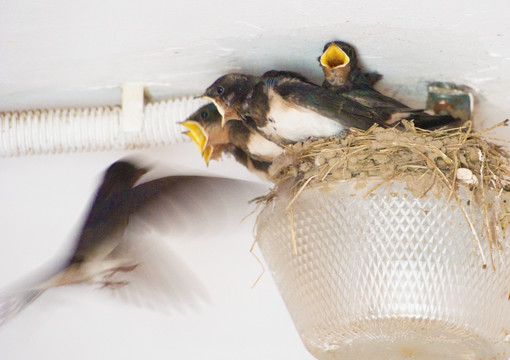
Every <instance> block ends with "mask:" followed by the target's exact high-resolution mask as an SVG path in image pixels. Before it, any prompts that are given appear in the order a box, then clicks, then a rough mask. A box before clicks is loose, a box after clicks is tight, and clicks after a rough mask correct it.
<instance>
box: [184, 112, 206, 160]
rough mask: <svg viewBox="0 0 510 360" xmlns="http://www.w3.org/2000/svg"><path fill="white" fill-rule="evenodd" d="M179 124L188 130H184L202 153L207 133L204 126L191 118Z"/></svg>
mask: <svg viewBox="0 0 510 360" xmlns="http://www.w3.org/2000/svg"><path fill="white" fill-rule="evenodd" d="M181 125H182V126H184V127H186V128H187V129H188V130H189V131H186V132H185V134H186V135H188V136H189V137H190V138H191V140H193V142H194V143H195V145H196V146H197V147H198V148H199V149H200V153H203V152H204V151H205V148H206V145H207V133H206V132H205V130H204V128H203V127H202V126H201V125H200V124H199V123H198V122H196V121H193V120H186V121H183V122H182V123H181Z"/></svg>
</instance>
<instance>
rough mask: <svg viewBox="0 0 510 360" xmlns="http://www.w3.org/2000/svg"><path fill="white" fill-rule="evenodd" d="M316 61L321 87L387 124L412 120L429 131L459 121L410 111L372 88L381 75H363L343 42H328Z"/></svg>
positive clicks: (356, 60) (350, 50) (352, 52)
mask: <svg viewBox="0 0 510 360" xmlns="http://www.w3.org/2000/svg"><path fill="white" fill-rule="evenodd" d="M318 60H319V64H320V66H321V68H322V70H323V72H324V82H323V84H322V86H323V87H325V88H327V89H329V90H331V91H333V92H335V93H337V94H340V95H342V96H344V97H347V98H349V99H351V100H354V101H356V102H358V103H360V104H362V105H364V106H366V107H368V108H371V109H374V110H376V111H378V112H380V113H381V115H382V117H383V118H384V121H385V123H386V124H387V125H394V124H398V123H399V122H400V121H401V120H403V119H406V120H410V119H413V120H414V124H415V125H416V126H417V127H420V128H423V129H430V128H435V127H440V126H444V125H448V124H450V123H453V122H456V121H458V120H459V119H458V118H456V117H453V116H451V115H449V114H446V115H431V114H428V113H426V112H425V111H424V110H423V109H412V108H410V107H409V106H407V105H405V104H403V103H402V102H400V101H398V100H396V99H394V98H392V97H389V96H386V95H383V94H381V93H380V92H379V91H377V90H376V89H374V87H373V85H374V83H375V82H376V81H378V80H379V79H380V78H382V76H381V75H379V74H377V73H364V72H362V70H361V68H360V66H359V62H358V55H357V52H356V49H355V48H354V47H353V46H352V45H350V44H348V43H346V42H343V41H333V42H329V43H327V44H326V45H325V46H324V50H323V53H322V55H321V56H320V57H319V58H318ZM378 76H380V77H378Z"/></svg>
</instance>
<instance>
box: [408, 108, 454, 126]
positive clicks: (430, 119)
mask: <svg viewBox="0 0 510 360" xmlns="http://www.w3.org/2000/svg"><path fill="white" fill-rule="evenodd" d="M408 119H410V120H413V121H414V126H416V127H418V128H421V129H435V128H439V127H442V126H446V125H450V124H452V123H454V122H457V121H460V119H458V118H456V117H453V116H451V115H430V114H427V113H425V112H422V113H417V114H411V115H410V116H409V117H408Z"/></svg>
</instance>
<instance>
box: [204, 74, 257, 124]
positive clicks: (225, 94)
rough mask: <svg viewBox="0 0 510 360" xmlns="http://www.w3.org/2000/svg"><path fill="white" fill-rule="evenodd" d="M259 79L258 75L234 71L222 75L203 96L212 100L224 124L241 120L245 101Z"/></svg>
mask: <svg viewBox="0 0 510 360" xmlns="http://www.w3.org/2000/svg"><path fill="white" fill-rule="evenodd" d="M258 81H259V78H258V77H257V76H253V75H248V74H241V73H232V74H229V75H228V76H226V77H225V76H222V77H220V78H219V79H217V80H216V81H215V82H213V83H212V85H211V86H209V87H208V88H207V89H206V90H205V93H204V94H203V95H202V96H201V97H203V98H206V99H209V100H211V101H212V102H213V103H214V105H216V108H217V109H218V111H219V112H220V114H221V116H222V126H224V125H225V124H226V123H227V122H228V121H230V120H239V117H238V114H239V113H241V111H242V109H241V106H242V104H243V101H244V100H245V99H246V97H247V96H249V93H250V92H251V90H252V88H253V87H254V86H255V84H256V83H257V82H258Z"/></svg>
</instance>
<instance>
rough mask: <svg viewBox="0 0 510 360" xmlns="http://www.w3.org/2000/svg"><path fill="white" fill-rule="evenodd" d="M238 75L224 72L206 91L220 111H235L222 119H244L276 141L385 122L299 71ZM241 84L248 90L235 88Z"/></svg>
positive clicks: (321, 134) (287, 141)
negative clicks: (244, 77)
mask: <svg viewBox="0 0 510 360" xmlns="http://www.w3.org/2000/svg"><path fill="white" fill-rule="evenodd" d="M239 79H241V78H240V76H239V74H227V75H224V76H222V77H220V78H219V79H217V80H216V81H215V82H214V84H213V85H211V86H210V87H209V88H208V90H207V91H206V94H208V97H210V98H213V99H215V103H216V105H217V106H218V110H219V112H220V113H223V114H226V113H228V114H233V115H230V116H229V117H228V118H226V117H225V116H224V117H223V121H224V122H228V121H230V120H233V119H242V120H243V121H244V122H245V123H246V124H247V125H248V126H250V124H253V125H254V126H255V128H256V129H257V131H259V132H261V133H262V134H263V135H264V136H265V137H266V138H267V139H269V140H271V141H272V142H274V143H276V144H288V143H293V142H296V141H303V140H306V139H308V138H310V137H314V138H321V137H328V136H336V135H340V134H342V133H343V132H344V131H346V130H347V129H348V128H350V127H357V128H361V129H368V128H369V127H370V126H372V125H373V124H374V123H381V124H382V123H383V121H382V119H381V118H380V116H379V114H378V113H377V112H375V111H373V110H372V109H370V108H367V107H365V106H363V105H361V104H359V103H357V102H356V101H353V100H350V99H348V98H345V97H343V96H341V95H338V94H335V93H333V92H331V91H329V90H327V89H325V88H323V87H320V86H318V85H316V84H313V83H311V82H309V81H308V80H307V79H306V78H305V77H303V76H302V75H300V74H297V73H293V72H288V71H269V72H266V73H265V74H264V75H263V76H262V77H261V78H260V79H259V80H258V81H257V82H256V83H255V84H254V82H253V81H250V82H246V83H244V84H240V83H239ZM232 84H235V87H234V86H232ZM217 88H221V89H222V90H221V94H222V95H221V97H220V96H218V95H215V93H214V91H216V90H215V89H217ZM240 88H242V89H243V90H242V92H241V93H242V94H246V95H244V96H240V93H237V91H239V90H238V89H240ZM222 98H227V99H231V101H230V102H229V104H230V106H231V107H228V108H227V105H226V104H227V102H224V101H222V100H221V99H222ZM220 107H223V108H222V110H220Z"/></svg>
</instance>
